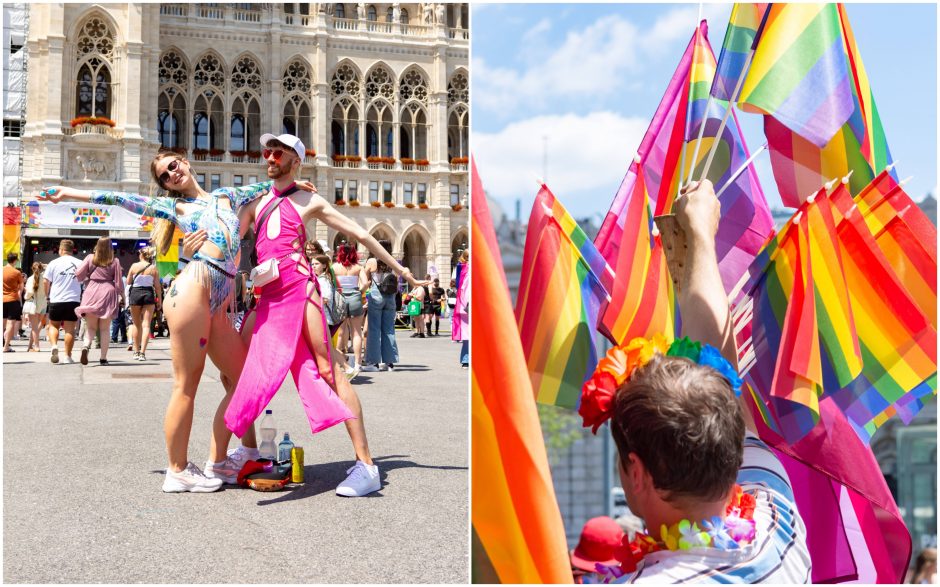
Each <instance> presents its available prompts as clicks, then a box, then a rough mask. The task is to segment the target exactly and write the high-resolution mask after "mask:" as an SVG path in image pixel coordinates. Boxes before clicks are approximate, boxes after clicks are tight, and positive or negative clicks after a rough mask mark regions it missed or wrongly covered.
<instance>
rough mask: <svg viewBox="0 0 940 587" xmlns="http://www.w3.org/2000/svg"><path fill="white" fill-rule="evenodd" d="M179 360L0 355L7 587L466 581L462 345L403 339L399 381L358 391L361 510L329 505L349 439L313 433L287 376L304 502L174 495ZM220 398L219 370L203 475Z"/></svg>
mask: <svg viewBox="0 0 940 587" xmlns="http://www.w3.org/2000/svg"><path fill="white" fill-rule="evenodd" d="M442 326H443V324H442ZM442 330H443V329H442ZM168 344H169V343H168V340H167V339H161V338H158V339H156V340H154V341H152V344H151V345H150V348H149V349H148V351H147V356H148V359H149V360H148V361H147V362H146V363H138V362H132V361H131V360H130V359H131V353H130V352H128V351H127V350H125V349H126V346H124V345H119V346H118V347H117V349H112V351H111V352H110V353H109V359H110V360H111V361H112V364H111V365H110V366H106V367H102V366H99V365H98V351H97V350H93V351H91V361H90V362H89V365H88V366H85V367H83V366H81V365H80V364H78V363H76V364H74V365H62V364H59V365H53V364H51V363H50V361H49V352H48V348H49V347H48V343H46V342H45V341H43V345H42V348H43V352H41V353H27V352H25V351H26V347H25V341H22V340H17V341H15V342H14V344H13V348H14V349H15V350H16V352H14V353H7V354H4V355H3V359H4V361H3V363H4V365H3V506H4V525H3V554H4V559H3V579H4V581H5V582H13V583H26V582H28V583H140V582H144V583H168V582H169V583H427V582H430V583H455V582H460V583H466V582H467V581H468V578H469V577H468V572H467V569H468V560H467V553H468V474H467V473H468V428H467V423H468V408H469V393H468V387H467V386H468V372H467V371H465V370H463V369H461V368H460V365H459V362H458V353H459V349H460V345H459V344H457V343H454V342H451V341H450V335H449V333H448V334H447V335H445V334H444V333H443V331H442V333H441V336H440V337H438V338H430V339H413V338H409V333H408V332H406V331H401V330H400V331H398V344H399V349H400V352H401V361H402V363H401V365H399V366H397V367H396V370H395V371H394V372H378V373H364V374H362V375H360V376H359V377H358V378H357V379H356V380H355V381H354V386H355V388H356V391H357V392H358V393H359V397H360V399H361V401H362V404H363V409H364V414H365V423H366V431H367V433H368V436H369V442H370V447H371V450H372V454H373V458H374V459H375V462H376V463H377V464H378V465H379V467H380V470H381V475H382V482H383V487H382V490H381V491H379V492H378V493H375V494H372V495H371V496H369V497H365V498H343V497H339V496H337V495H336V494H335V493H334V490H335V488H336V485H338V484H339V483H340V482H341V481H342V480H343V479H344V478H345V476H346V470H347V469H348V468H349V467H350V466H351V465H352V464H353V462H354V461H353V458H354V455H353V451H352V447H351V444H350V441H349V437H348V435H347V434H346V431H345V428H344V427H343V426H342V425H340V426H336V427H334V428H331V429H329V430H327V431H325V432H323V433H320V434H317V435H315V436H314V435H311V434H310V430H309V427H308V426H307V423H306V417H305V416H304V412H303V409H302V407H301V404H300V399H299V397H298V396H297V393H296V390H295V387H294V384H293V381H292V380H291V379H290V377H288V378H287V382H286V383H285V384H284V386H283V387H282V388H281V390H280V391H279V392H278V394H277V395H276V396H275V397H274V399H273V400H272V402H271V404H270V405H269V406H268V407H269V408H271V409H273V412H274V417H275V419H276V422H277V427H278V438H279V439H280V438H281V437H282V436H283V432H284V431H287V432H289V433H290V435H291V438H292V439H293V440H294V442H295V443H296V444H297V445H300V446H303V448H304V452H305V459H306V462H305V465H306V466H305V476H306V481H307V482H306V483H305V484H304V485H300V486H297V487H296V488H289V489H288V490H285V491H282V492H279V493H259V492H255V491H252V490H249V489H245V488H241V487H235V486H230V485H226V486H224V487H225V488H224V489H223V490H221V491H219V492H217V493H211V494H191V493H184V494H165V493H163V492H162V491H161V490H160V487H161V484H162V482H163V476H164V470H165V467H166V451H165V445H164V436H163V415H164V410H165V409H166V404H167V401H168V398H169V394H170V389H171V384H172V378H171V375H170V373H171V371H170V369H171V366H170V357H169V352H168ZM76 346H77V345H76ZM59 348H60V349H61V348H62V342H61V340H60V342H59ZM60 353H61V350H60ZM60 356H64V355H62V354H60ZM78 356H79V353H78V351H77V350H76V351H75V352H74V353H73V357H74V358H75V359H76V360H77V359H78ZM221 397H222V385H221V383H220V382H219V374H218V371H217V370H216V369H215V368H214V366H212V365H211V363H207V366H206V371H205V374H204V375H203V380H202V383H201V386H200V389H199V393H198V395H197V399H196V411H195V417H194V422H193V433H192V437H191V440H190V445H189V448H190V459H191V460H193V461H194V462H196V464H198V465H199V466H200V467H202V466H203V465H204V464H205V460H206V457H207V456H208V447H209V436H210V427H211V421H212V416H213V413H214V410H215V409H216V407H217V405H218V400H219V399H220V398H221ZM235 442H237V439H233V443H232V444H231V445H230V446H232V447H234V446H235V444H234V443H235Z"/></svg>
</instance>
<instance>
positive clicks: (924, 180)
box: [471, 3, 937, 219]
mask: <svg viewBox="0 0 940 587" xmlns="http://www.w3.org/2000/svg"><path fill="white" fill-rule="evenodd" d="M472 10H473V16H472V26H473V49H472V68H471V72H472V73H471V75H472V76H473V79H472V91H473V98H472V108H473V113H472V115H473V116H472V121H473V138H472V143H473V152H474V155H475V157H476V160H477V166H478V169H479V171H480V174H481V177H482V179H483V183H484V186H485V187H486V190H487V194H488V195H489V196H490V197H491V198H493V199H495V200H496V202H498V203H499V204H500V205H501V206H502V207H503V209H504V210H505V211H506V212H507V213H509V214H512V210H513V207H514V201H515V200H516V199H517V198H519V199H521V200H522V216H523V219H525V217H526V216H527V215H528V213H529V209H530V208H531V205H532V200H533V199H534V197H535V193H536V191H537V185H536V183H535V179H536V178H537V177H540V176H542V174H543V151H547V163H548V164H547V174H546V175H547V180H548V181H547V182H548V185H549V187H551V188H552V191H553V192H554V193H555V194H556V195H557V196H558V197H559V198H560V199H561V200H562V202H563V203H564V204H565V205H566V206H567V207H568V209H569V210H570V211H571V212H572V214H574V215H575V216H576V217H584V216H591V215H598V218H600V217H602V215H603V214H604V213H606V211H607V209H608V208H609V206H610V202H611V200H612V198H613V196H614V193H615V192H616V190H617V187H618V186H619V184H620V180H621V179H622V178H623V175H624V173H626V170H627V167H628V164H629V161H630V160H631V159H632V158H633V156H634V154H635V153H636V148H637V146H638V145H639V142H640V139H641V138H642V136H643V134H644V132H645V131H646V128H647V126H648V124H649V119H650V118H651V117H652V115H653V112H654V111H655V109H656V106H657V105H658V104H659V100H660V98H661V97H662V94H663V92H664V91H665V89H666V84H667V83H668V81H669V79H670V78H671V77H672V74H673V72H674V70H675V68H676V66H677V64H678V62H679V59H680V57H681V56H682V52H683V50H684V49H685V46H686V45H687V43H688V41H689V39H690V38H691V36H692V33H693V31H694V27H695V25H696V23H697V21H698V16H699V13H700V11H701V13H702V16H703V18H706V19H707V20H708V25H709V34H708V36H709V40H710V41H711V43H712V47H713V48H714V51H715V53H716V56H717V54H718V52H719V51H720V50H721V41H722V39H723V38H724V33H725V28H726V26H727V22H728V15H729V14H730V11H731V4H704V5H699V4H478V3H475V4H473V5H472ZM847 10H848V14H849V19H850V21H851V23H852V28H853V31H854V32H855V37H856V42H857V43H858V46H859V51H860V52H861V56H862V60H863V62H864V64H865V68H866V70H867V72H868V76H869V79H870V82H871V86H872V89H873V91H874V93H875V99H876V101H877V104H878V110H879V112H880V114H881V119H882V122H883V124H884V128H885V133H886V134H887V137H888V145H889V147H890V149H891V152H892V155H893V156H894V159H895V160H896V161H897V162H898V166H897V169H898V172H899V175H900V177H902V178H904V177H908V176H913V178H912V179H911V181H910V182H909V183H908V184H907V185H906V186H905V187H906V189H907V191H908V192H909V193H910V194H911V195H912V197H914V199H916V200H919V199H921V198H922V197H923V196H925V195H926V194H927V193H928V192H931V193H933V194H934V195H935V196H936V195H937V173H936V168H937V12H936V10H937V9H936V5H934V4H890V5H889V4H849V5H847ZM738 117H739V120H740V121H741V124H742V127H743V130H744V134H745V138H746V141H747V144H748V147H749V148H750V149H751V150H752V151H753V150H755V149H757V148H758V147H759V146H760V145H762V144H763V143H764V142H765V140H764V138H763V133H762V123H761V117H759V116H757V115H753V114H746V113H740V112H739V113H738ZM543 137H547V140H546V139H544V138H543ZM543 147H547V148H543ZM756 166H757V170H758V174H759V176H760V179H761V182H762V185H763V187H764V191H765V193H766V195H767V199H768V201H769V202H770V205H771V207H772V208H776V207H780V198H779V195H778V194H777V191H776V186H775V185H774V182H773V175H772V173H771V170H770V158H769V157H768V156H767V154H766V152H765V153H764V154H763V155H761V156H760V157H759V158H758V160H757V161H756Z"/></svg>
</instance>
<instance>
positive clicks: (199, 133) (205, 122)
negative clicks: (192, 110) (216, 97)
mask: <svg viewBox="0 0 940 587" xmlns="http://www.w3.org/2000/svg"><path fill="white" fill-rule="evenodd" d="M208 148H209V117H208V116H207V115H206V113H205V112H197V113H196V115H195V116H193V149H208Z"/></svg>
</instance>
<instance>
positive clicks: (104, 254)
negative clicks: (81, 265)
mask: <svg viewBox="0 0 940 587" xmlns="http://www.w3.org/2000/svg"><path fill="white" fill-rule="evenodd" d="M112 261H114V249H112V248H111V238H110V237H107V236H103V237H101V238H99V239H98V242H97V243H95V258H94V259H92V263H94V264H95V265H97V266H98V267H107V266H108V265H110V264H111V262H112Z"/></svg>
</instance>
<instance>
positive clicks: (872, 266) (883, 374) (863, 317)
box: [827, 184, 937, 441]
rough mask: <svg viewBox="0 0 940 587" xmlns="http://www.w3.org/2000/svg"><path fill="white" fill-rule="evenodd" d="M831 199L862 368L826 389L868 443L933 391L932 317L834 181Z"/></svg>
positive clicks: (916, 408)
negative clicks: (847, 381)
mask: <svg viewBox="0 0 940 587" xmlns="http://www.w3.org/2000/svg"><path fill="white" fill-rule="evenodd" d="M830 199H831V201H832V204H833V206H834V207H835V209H836V210H837V216H839V221H838V237H839V241H840V244H841V245H842V248H843V255H842V259H843V261H844V268H845V275H846V279H847V281H848V284H849V292H850V295H851V297H852V307H853V309H854V311H855V315H856V317H857V320H858V338H859V342H860V344H861V350H862V353H863V355H864V357H865V361H864V363H865V366H864V368H863V370H862V374H861V376H860V377H858V378H857V379H855V380H854V381H852V382H851V383H850V384H849V385H839V386H835V385H829V386H827V387H831V388H833V389H835V388H837V387H838V391H837V392H835V393H833V394H832V395H833V398H834V400H835V401H836V403H837V404H838V405H839V407H840V408H841V409H842V410H843V411H844V412H845V413H846V415H847V416H848V418H849V420H850V421H851V423H852V424H853V426H854V427H855V428H856V432H857V433H858V434H859V436H860V437H861V438H862V439H863V440H865V441H868V440H869V439H870V438H871V435H872V434H874V432H875V430H877V429H878V427H879V426H881V425H882V424H883V423H884V422H885V421H887V419H888V418H890V417H891V416H893V415H895V414H896V413H897V414H900V415H901V418H902V420H904V422H905V423H910V421H911V419H912V418H913V417H914V415H916V413H917V411H919V409H920V408H921V407H923V401H924V399H925V398H927V397H929V396H930V395H935V394H936V393H937V385H936V378H937V331H936V322H935V321H934V320H932V319H931V318H930V317H929V316H928V315H927V314H926V313H925V312H924V311H923V309H922V308H921V307H920V306H919V304H918V302H917V301H916V300H915V299H914V297H913V296H911V295H910V294H909V293H908V291H907V288H906V287H905V283H904V279H903V278H901V277H899V274H898V273H897V271H896V267H894V266H892V264H891V263H890V261H889V260H888V258H887V257H886V256H885V255H884V254H883V253H882V251H881V247H880V246H879V245H878V243H877V241H876V240H875V237H874V236H873V235H872V233H871V231H870V230H869V227H868V225H866V223H865V221H864V220H863V218H862V216H863V212H862V211H861V210H860V208H859V207H856V206H855V203H854V201H853V199H852V196H851V194H850V193H849V192H848V189H847V188H846V187H845V186H844V185H841V184H840V185H839V187H838V188H836V190H835V191H834V192H833V193H832V194H831V196H830ZM934 268H935V269H934V271H935V273H934V275H936V265H934ZM935 308H936V297H934V307H933V308H932V309H931V310H932V311H935Z"/></svg>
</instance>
